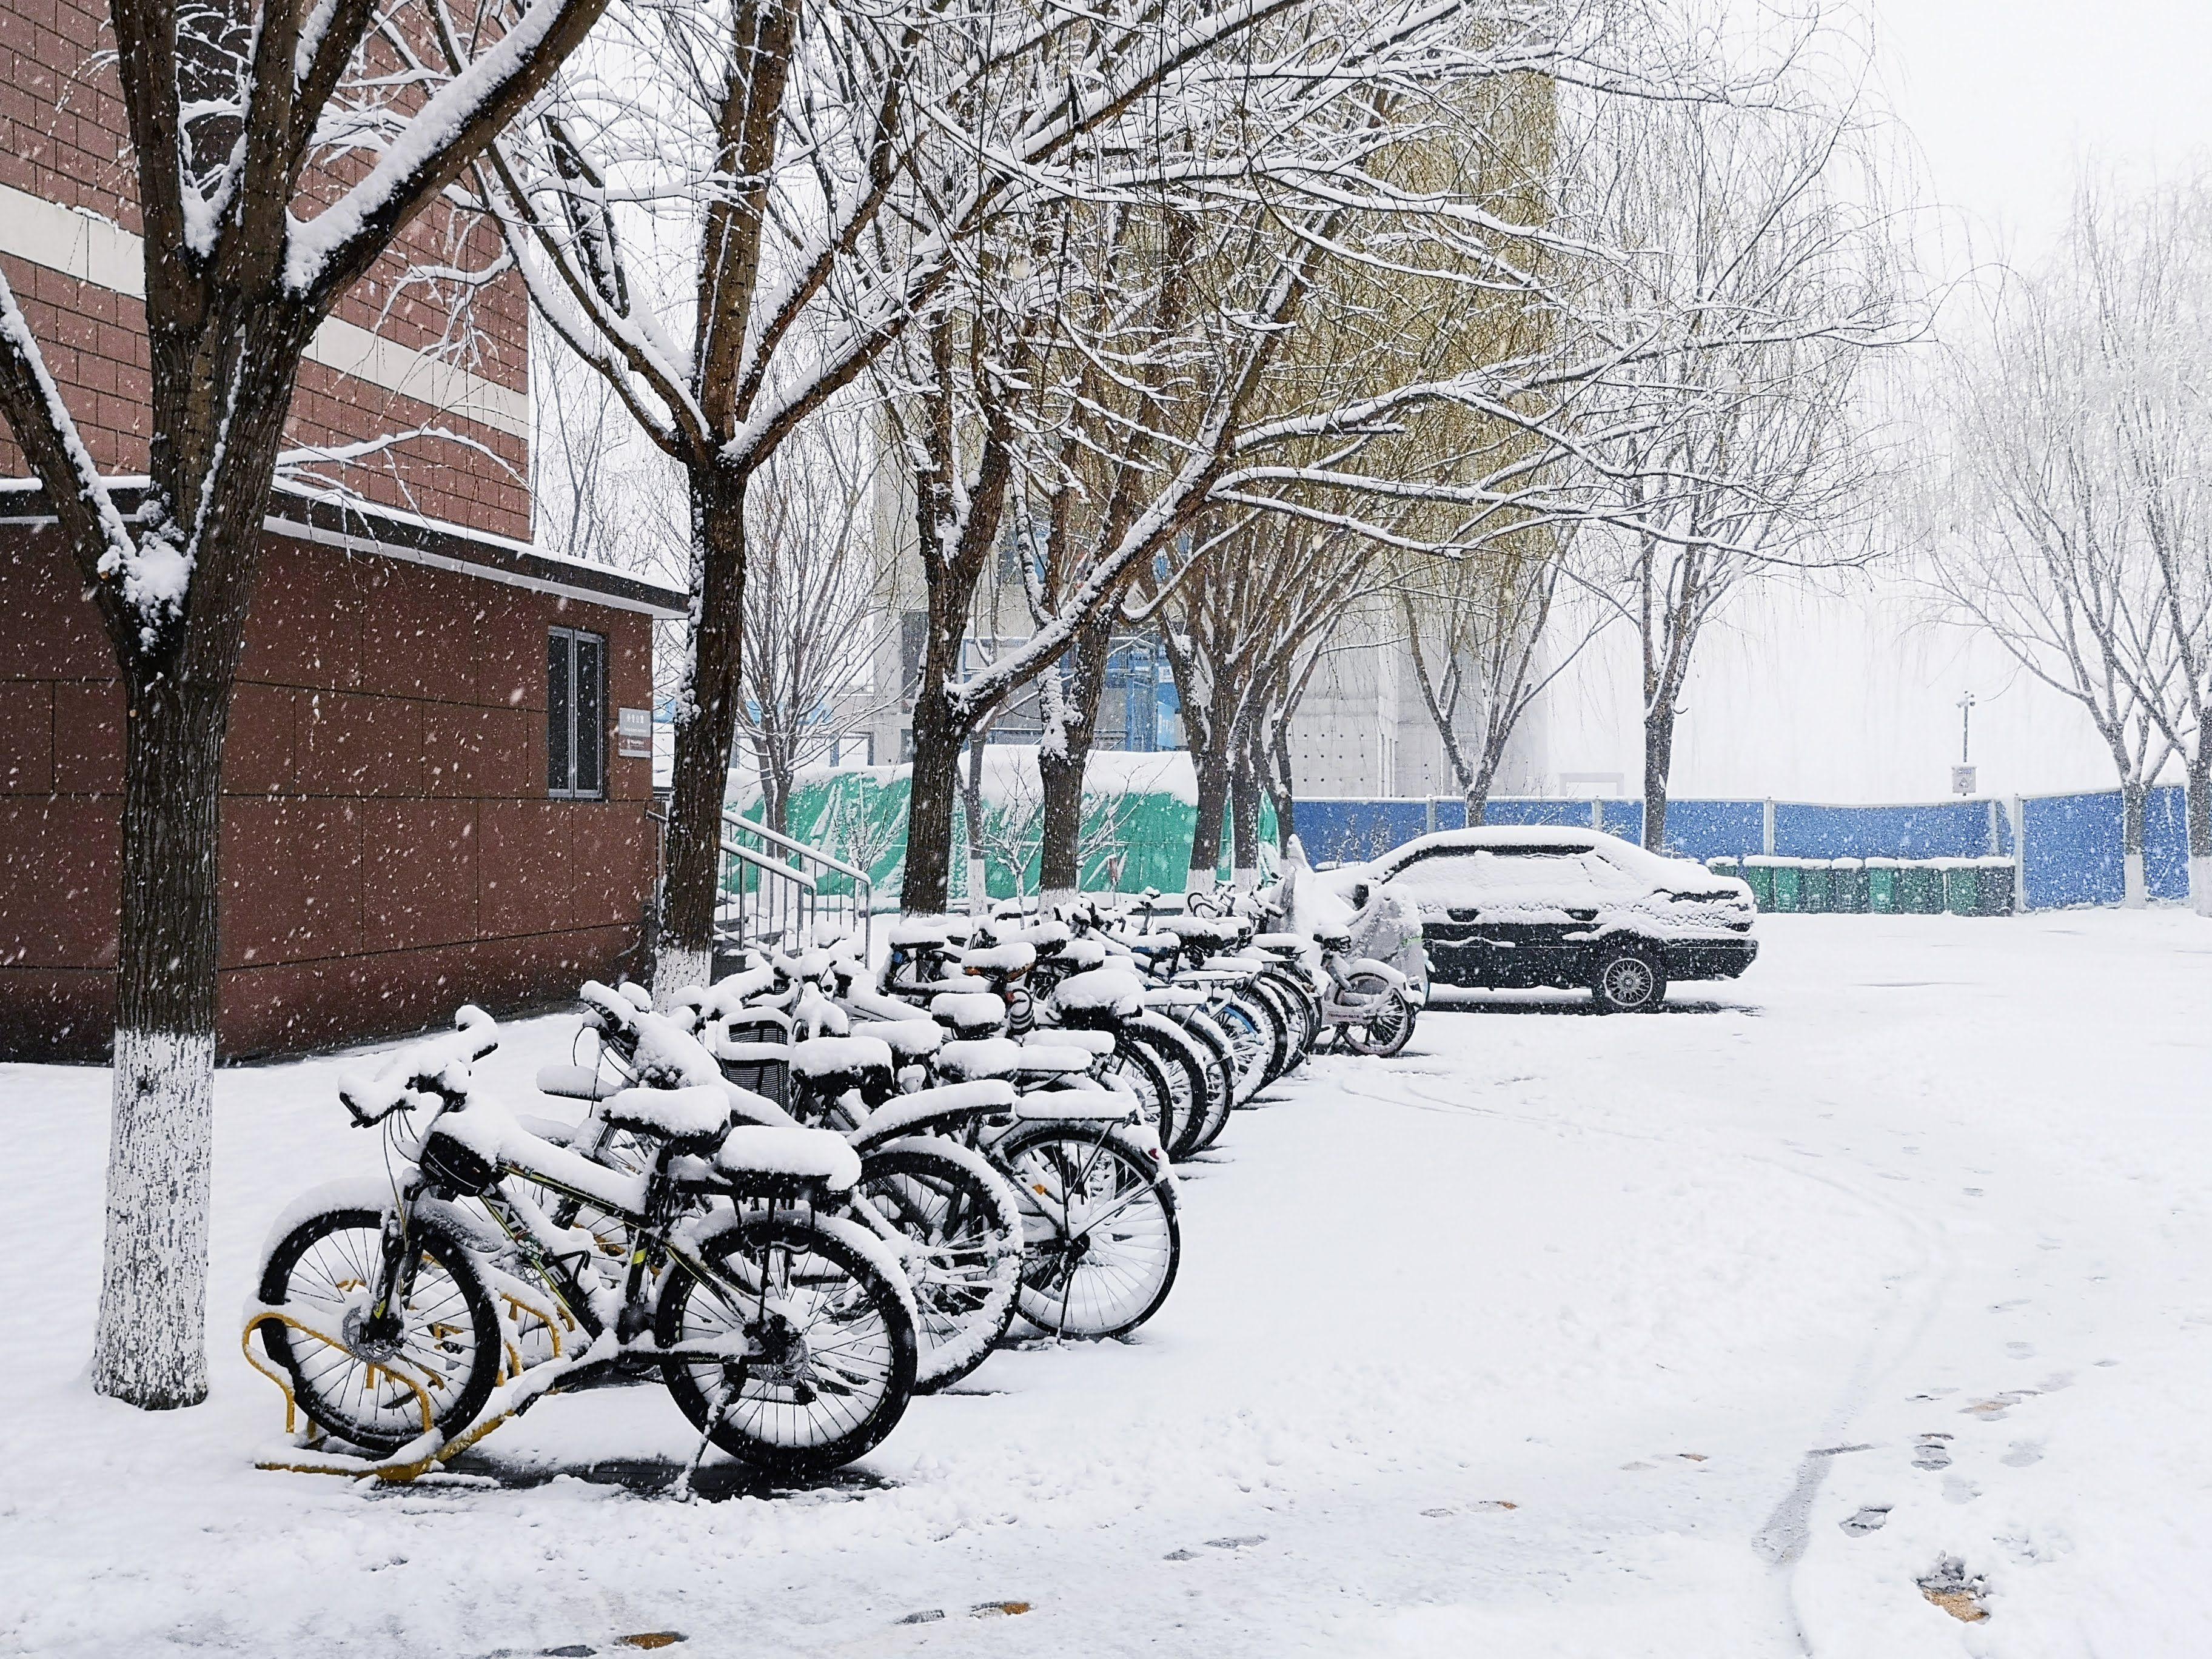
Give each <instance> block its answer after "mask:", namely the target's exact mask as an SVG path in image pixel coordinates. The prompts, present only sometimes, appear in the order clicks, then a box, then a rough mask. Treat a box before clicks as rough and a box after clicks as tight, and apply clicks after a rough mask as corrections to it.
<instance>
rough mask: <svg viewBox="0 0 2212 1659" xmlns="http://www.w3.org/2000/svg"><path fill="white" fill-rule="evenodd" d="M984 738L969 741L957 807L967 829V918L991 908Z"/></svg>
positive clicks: (981, 735) (976, 737)
mask: <svg viewBox="0 0 2212 1659" xmlns="http://www.w3.org/2000/svg"><path fill="white" fill-rule="evenodd" d="M985 736H986V734H985V733H983V732H976V733H975V736H974V737H972V738H969V740H968V776H967V778H966V780H965V781H963V783H962V784H961V786H960V805H961V808H962V811H963V814H964V816H965V819H966V823H967V826H968V914H969V915H971V916H980V915H986V914H987V913H988V912H989V910H990V908H991V866H990V863H989V860H988V858H987V855H986V854H985V853H984V850H983V833H984V823H983V748H984V739H985Z"/></svg>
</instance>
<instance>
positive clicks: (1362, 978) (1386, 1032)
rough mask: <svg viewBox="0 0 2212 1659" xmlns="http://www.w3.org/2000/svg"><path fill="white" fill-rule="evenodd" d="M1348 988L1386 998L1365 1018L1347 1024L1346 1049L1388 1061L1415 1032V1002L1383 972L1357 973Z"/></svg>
mask: <svg viewBox="0 0 2212 1659" xmlns="http://www.w3.org/2000/svg"><path fill="white" fill-rule="evenodd" d="M1344 988H1345V989H1346V991H1347V992H1349V993H1350V994H1352V995H1353V996H1357V997H1376V998H1380V999H1382V1001H1381V1005H1380V1006H1378V1007H1376V1009H1375V1010H1374V1012H1371V1013H1370V1014H1369V1016H1368V1017H1367V1018H1365V1019H1364V1020H1352V1021H1347V1022H1346V1024H1345V1025H1344V1026H1343V1028H1342V1030H1341V1036H1342V1038H1343V1042H1344V1046H1345V1047H1346V1048H1349V1049H1351V1050H1352V1053H1354V1054H1376V1055H1379V1056H1381V1057H1382V1058H1383V1059H1386V1060H1387V1059H1389V1057H1390V1056H1391V1055H1392V1054H1396V1053H1397V1052H1398V1051H1399V1050H1400V1049H1401V1048H1404V1047H1405V1046H1406V1039H1407V1038H1408V1037H1410V1036H1413V1003H1412V1002H1411V1001H1410V1000H1407V995H1406V994H1405V993H1404V992H1403V991H1401V990H1400V989H1399V988H1398V987H1396V986H1395V985H1393V984H1391V983H1390V981H1389V980H1387V979H1385V978H1383V975H1380V974H1354V975H1352V977H1351V978H1350V979H1348V980H1346V981H1345V987H1344Z"/></svg>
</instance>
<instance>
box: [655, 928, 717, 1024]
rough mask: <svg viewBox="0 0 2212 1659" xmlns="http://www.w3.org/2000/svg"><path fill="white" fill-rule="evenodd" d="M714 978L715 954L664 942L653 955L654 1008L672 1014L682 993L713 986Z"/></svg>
mask: <svg viewBox="0 0 2212 1659" xmlns="http://www.w3.org/2000/svg"><path fill="white" fill-rule="evenodd" d="M713 980H714V952H713V951H700V950H693V949H690V948H687V947H685V946H683V945H671V944H665V943H664V944H663V945H661V946H660V947H659V949H658V950H656V951H654V952H653V1006H654V1007H655V1008H657V1009H659V1011H660V1012H662V1013H664V1014H665V1013H668V1012H671V1011H672V1010H673V1009H674V1008H675V1006H676V999H677V998H678V996H679V995H680V994H682V993H684V992H685V991H689V990H692V989H694V988H696V987H699V986H702V985H706V984H709V983H711V982H712V981H713Z"/></svg>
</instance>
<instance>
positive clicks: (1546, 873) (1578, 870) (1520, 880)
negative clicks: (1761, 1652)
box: [1480, 847, 1595, 905]
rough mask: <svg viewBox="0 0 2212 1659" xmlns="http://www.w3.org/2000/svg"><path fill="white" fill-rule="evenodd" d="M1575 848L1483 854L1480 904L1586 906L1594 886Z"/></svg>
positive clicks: (1523, 849) (1581, 857)
mask: <svg viewBox="0 0 2212 1659" xmlns="http://www.w3.org/2000/svg"><path fill="white" fill-rule="evenodd" d="M1584 857H1585V855H1584V854H1583V853H1582V851H1581V850H1580V849H1579V848H1571V847H1562V848H1549V847H1546V848H1499V849H1498V851H1497V852H1495V853H1490V854H1485V856H1484V860H1483V869H1482V874H1481V879H1480V891H1481V894H1482V898H1481V901H1480V902H1483V903H1486V904H1487V903H1528V904H1553V905H1561V904H1582V903H1587V902H1589V897H1590V895H1591V893H1592V891H1593V890H1594V887H1595V884H1594V883H1593V882H1592V881H1591V879H1590V874H1589V871H1588V870H1587V869H1586V868H1585V867H1584V864H1583V860H1584Z"/></svg>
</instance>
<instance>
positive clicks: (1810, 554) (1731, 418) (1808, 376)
mask: <svg viewBox="0 0 2212 1659" xmlns="http://www.w3.org/2000/svg"><path fill="white" fill-rule="evenodd" d="M1856 131H1857V117H1856V115H1855V114H1854V113H1853V112H1851V111H1850V110H1849V109H1845V110H1844V111H1842V112H1821V111H1820V110H1819V109H1817V108H1814V109H1813V110H1811V111H1801V110H1796V109H1790V108H1765V109H1755V108H1746V107H1741V106H1728V105H1720V104H1711V103H1707V104H1698V105H1682V106H1671V107H1662V106H1638V107H1637V108H1635V109H1633V110H1630V111H1627V112H1626V113H1625V117H1624V120H1623V124H1622V127H1621V130H1620V131H1619V133H1618V134H1617V137H1615V139H1614V142H1613V146H1612V147H1611V149H1610V150H1609V152H1608V160H1607V163H1606V166H1607V174H1606V177H1605V179H1604V183H1603V193H1604V199H1603V201H1602V204H1601V210H1602V212H1603V215H1604V216H1605V217H1606V218H1607V220H1609V221H1610V222H1612V223H1613V235H1614V237H1615V240H1616V241H1617V244H1618V245H1619V246H1622V247H1624V248H1630V249H1634V250H1637V252H1635V253H1634V254H1633V256H1632V257H1630V258H1624V259H1622V260H1620V261H1618V262H1617V263H1615V264H1613V266H1612V267H1611V268H1610V270H1609V273H1608V280H1609V282H1611V283H1617V284H1618V285H1619V288H1620V293H1619V296H1618V301H1617V303H1618V314H1619V315H1620V318H1621V319H1623V320H1624V322H1628V323H1631V324H1632V325H1633V326H1636V327H1637V328H1638V329H1640V330H1641V331H1644V333H1645V335H1646V336H1647V338H1648V341H1649V343H1648V345H1647V346H1646V348H1645V349H1644V351H1643V352H1642V354H1641V356H1640V357H1639V360H1638V362H1637V363H1636V364H1634V365H1632V366H1628V367H1626V368H1624V370H1623V371H1622V372H1620V374H1617V375H1615V376H1613V377H1610V378H1609V380H1608V384H1607V396H1606V398H1605V399H1604V400H1603V401H1602V403H1601V406H1600V407H1598V408H1597V409H1596V410H1595V411H1594V412H1593V421H1592V424H1593V425H1594V426H1595V427H1596V428H1599V429H1601V430H1603V431H1605V432H1607V435H1606V436H1604V437H1602V438H1599V439H1596V440H1595V441H1588V442H1586V443H1584V444H1583V445H1581V446H1578V447H1577V451H1576V453H1577V459H1580V460H1582V461H1583V462H1584V463H1585V464H1586V465H1588V466H1589V469H1590V476H1592V477H1594V478H1595V480H1596V481H1597V483H1596V485H1595V489H1596V492H1597V495H1598V497H1599V499H1601V501H1603V502H1604V506H1603V508H1602V511H1603V513H1604V515H1605V516H1606V517H1607V519H1608V520H1609V521H1610V522H1609V526H1608V527H1607V528H1606V529H1604V530H1601V531H1598V532H1595V535H1596V536H1597V537H1598V538H1602V540H1603V541H1604V542H1605V543H1606V544H1609V546H1610V547H1611V549H1612V550H1613V559H1612V562H1611V568H1610V569H1609V570H1608V571H1607V572H1606V573H1605V574H1602V575H1601V576H1600V577H1598V578H1596V579H1595V580H1591V581H1590V582H1589V584H1588V591H1589V592H1591V593H1593V594H1594V595H1595V596H1596V597H1598V598H1599V599H1601V600H1602V601H1603V602H1605V603H1606V604H1607V605H1610V606H1611V607H1612V608H1613V611H1614V612H1615V613H1616V614H1617V615H1618V616H1619V617H1620V618H1621V619H1622V620H1623V621H1624V622H1625V623H1626V624H1627V626H1628V627H1629V628H1631V629H1632V630H1634V632H1635V634H1636V636H1637V640H1638V647H1639V654H1640V658H1641V670H1642V683H1643V693H1644V696H1643V724H1644V844H1645V845H1646V846H1648V847H1651V848H1662V847H1664V846H1665V844H1666V834H1667V800H1668V788H1669V784H1670V779H1671V775H1672V771H1673V766H1674V737H1675V728H1676V724H1677V721H1678V720H1679V718H1680V714H1681V699H1682V695H1683V689H1684V687H1685V685H1686V683H1687V680H1688V677H1689V672H1690V665H1691V663H1692V659H1693V658H1694V655H1695V653H1696V649H1697V646H1698V644H1699V641H1700V640H1701V639H1702V638H1703V637H1704V635H1705V629H1706V628H1707V626H1708V625H1709V624H1710V623H1711V622H1712V621H1713V620H1714V619H1715V618H1716V617H1718V616H1720V615H1721V614H1722V613H1723V611H1725V610H1726V608H1727V607H1728V605H1729V602H1730V601H1731V600H1732V599H1734V598H1735V596H1736V594H1737V593H1738V592H1741V590H1742V589H1743V588H1744V587H1745V586H1747V585H1749V584H1751V583H1753V582H1756V581H1759V580H1764V579H1765V578H1767V577H1769V576H1771V575H1773V574H1777V573H1780V572H1786V571H1791V570H1802V569H1804V568H1808V567H1816V568H1838V567H1840V566H1845V565H1850V564H1852V563H1855V562H1861V561H1863V558H1864V557H1865V556H1867V553H1868V548H1869V544H1868V543H1867V542H1866V541H1865V540H1864V539H1863V536H1862V534H1861V533H1860V532H1863V527H1864V521H1865V513H1866V511H1867V507H1866V494H1867V489H1868V486H1869V483H1870V481H1871V478H1872V477H1873V474H1874V470H1875V458H1874V456H1873V453H1872V452H1871V450H1870V448H1869V446H1868V445H1867V444H1866V443H1865V442H1864V441H1863V438H1864V432H1863V427H1862V426H1861V424H1860V423H1859V422H1858V421H1857V418H1856V414H1857V405H1856V404H1855V401H1854V399H1855V394H1856V392H1857V389H1858V386H1859V385H1860V381H1861V371H1862V369H1863V367H1864V364H1865V362H1866V360H1867V358H1868V356H1869V352H1870V351H1871V349H1873V348H1874V347H1875V346H1877V345H1880V344H1882V343H1887V342H1890V341H1892V340H1894V339H1896V338H1898V337H1900V335H1901V332H1902V327H1901V322H1900V305H1899V299H1898V296H1897V294H1896V290H1895V288H1894V284H1893V277H1892V275H1891V271H1890V269H1889V264H1888V260H1887V248H1886V243H1885V238H1884V223H1885V222H1884V221H1883V220H1882V218H1881V216H1879V215H1878V214H1876V213H1875V212H1873V211H1871V210H1868V209H1866V208H1865V207H1863V206H1861V205H1858V204H1856V203H1855V201H1854V200H1853V198H1852V197H1851V196H1850V194H1849V193H1847V192H1846V191H1844V180H1843V179H1842V178H1841V177H1840V173H1841V170H1842V168H1843V167H1844V164H1845V163H1846V162H1847V161H1850V159H1851V157H1852V150H1851V148H1850V146H1851V141H1852V139H1853V137H1854V134H1855V132H1856ZM1592 551H1593V553H1595V551H1596V549H1595V547H1593V549H1592Z"/></svg>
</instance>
